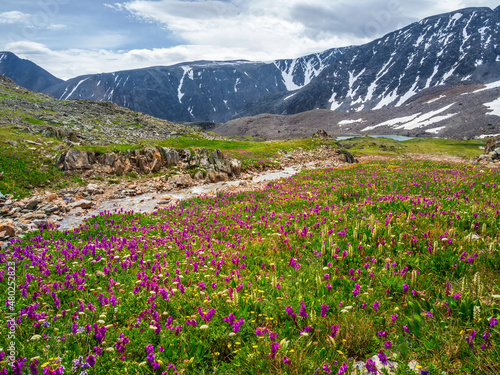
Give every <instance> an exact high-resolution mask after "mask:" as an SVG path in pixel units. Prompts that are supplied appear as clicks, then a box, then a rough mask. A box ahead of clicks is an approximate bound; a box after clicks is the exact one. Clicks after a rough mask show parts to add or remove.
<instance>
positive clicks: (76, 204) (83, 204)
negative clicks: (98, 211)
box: [70, 199, 94, 209]
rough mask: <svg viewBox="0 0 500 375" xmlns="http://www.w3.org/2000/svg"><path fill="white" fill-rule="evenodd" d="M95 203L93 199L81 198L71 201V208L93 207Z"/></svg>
mask: <svg viewBox="0 0 500 375" xmlns="http://www.w3.org/2000/svg"><path fill="white" fill-rule="evenodd" d="M93 205H94V203H92V202H91V201H88V200H85V199H81V200H78V201H76V202H73V203H71V204H70V207H71V209H75V208H82V209H87V208H91V207H92V206H93Z"/></svg>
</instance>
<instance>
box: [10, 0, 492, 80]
mask: <svg viewBox="0 0 500 375" xmlns="http://www.w3.org/2000/svg"><path fill="white" fill-rule="evenodd" d="M89 4H90V3H89ZM103 5H104V7H106V11H107V12H108V13H109V12H110V9H112V10H114V11H116V12H117V13H116V14H114V16H116V17H117V18H118V19H119V20H120V22H121V21H122V20H123V16H126V17H127V18H129V19H128V21H130V20H131V19H132V21H133V20H140V21H141V22H148V23H152V24H153V26H154V25H155V24H157V25H159V29H160V31H162V30H165V29H168V30H169V31H170V32H166V31H165V32H164V34H163V35H164V38H161V37H160V38H158V41H157V42H156V43H157V45H158V46H159V48H153V49H140V48H139V49H133V50H131V51H117V50H116V49H117V48H123V47H117V46H124V45H126V43H127V40H126V37H125V36H124V34H123V33H121V32H119V31H116V30H114V29H113V28H112V27H111V26H110V24H100V25H96V29H97V30H98V32H96V33H92V35H86V36H85V38H81V39H79V40H80V42H79V44H78V47H77V49H74V48H72V47H71V46H72V45H73V44H72V43H74V42H73V41H72V37H73V36H72V35H71V33H70V32H67V33H66V34H68V35H65V29H72V27H68V26H65V25H64V24H63V23H68V21H67V19H64V18H60V19H54V20H53V21H54V23H53V24H50V25H49V26H48V28H49V29H52V30H59V31H62V32H61V34H60V38H59V40H58V41H57V43H54V44H48V45H42V44H39V43H34V42H27V41H25V42H16V43H8V44H3V45H2V42H1V41H0V49H5V50H10V51H12V52H14V53H16V54H19V55H20V56H21V57H23V58H27V59H30V60H32V61H34V62H35V63H37V64H39V65H40V66H42V67H43V68H45V69H47V70H49V71H50V72H51V73H52V74H54V75H56V76H58V77H61V78H71V77H74V76H76V75H82V74H88V73H99V72H111V71H117V70H124V69H135V68H141V67H149V66H154V65H172V64H176V63H180V62H187V61H193V60H238V59H247V60H254V61H270V60H274V59H281V58H292V57H297V56H303V55H306V54H309V53H315V52H320V51H323V50H326V49H330V48H334V47H340V46H346V45H352V44H362V43H366V42H369V41H370V40H372V39H374V38H375V37H378V36H381V35H382V34H384V33H386V32H389V31H392V30H395V29H396V28H398V27H402V26H405V25H406V24H408V23H409V22H412V21H414V20H418V19H421V18H424V17H427V16H430V15H433V14H438V13H442V12H448V11H453V10H456V9H458V8H461V7H467V6H490V7H496V6H497V0H484V1H483V0H481V1H480V0H469V1H467V0H443V1H441V2H439V3H436V2H434V1H433V0H371V1H366V0H335V1H333V0H272V1H270V0H126V1H121V2H120V3H107V4H103ZM62 9H63V8H62ZM90 9H92V11H95V10H94V8H92V7H91V6H90V5H89V10H88V12H89V13H90V12H91V10H90ZM34 14H35V11H34ZM30 17H31V16H30V15H29V14H25V13H22V12H17V11H13V12H5V13H0V24H1V23H4V24H13V23H25V24H28V23H29V22H31V18H30ZM113 19H114V18H113ZM132 24H133V22H132V23H131V25H132ZM377 26H379V27H377ZM5 27H8V26H5ZM132 27H133V26H132ZM100 28H102V30H101V29H100ZM368 31H369V32H368ZM172 33H173V34H174V35H175V38H176V39H175V41H172V40H168V38H169V37H170V35H171V34H172ZM137 37H138V39H139V38H140V35H139V34H137ZM33 39H34V38H33ZM39 40H41V39H39ZM165 41H166V42H167V43H176V44H178V45H175V46H173V47H169V48H161V46H162V44H161V43H165ZM179 41H180V42H179ZM3 43H7V42H6V41H3ZM134 43H136V42H134ZM54 45H58V47H57V48H58V50H57V51H56V50H54V48H56V47H54ZM135 45H137V44H135ZM148 45H149V46H151V45H154V43H152V41H151V40H149V41H148ZM163 45H164V44H163ZM68 46H69V47H68ZM97 46H98V47H97ZM99 48H103V49H99Z"/></svg>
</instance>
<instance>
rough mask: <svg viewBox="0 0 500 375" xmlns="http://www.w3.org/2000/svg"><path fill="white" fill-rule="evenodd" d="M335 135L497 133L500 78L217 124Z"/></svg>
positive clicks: (229, 128)
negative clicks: (356, 108)
mask: <svg viewBox="0 0 500 375" xmlns="http://www.w3.org/2000/svg"><path fill="white" fill-rule="evenodd" d="M320 129H322V130H325V131H326V132H327V133H328V134H330V135H332V136H335V137H338V136H346V135H348V136H363V135H384V134H385V135H387V134H390V135H402V136H410V137H442V138H451V139H464V140H465V139H473V138H485V137H491V136H496V135H500V81H496V82H492V83H489V84H458V85H453V86H448V85H443V86H437V87H433V88H428V89H424V90H422V91H421V92H419V93H418V94H416V95H415V96H413V97H412V98H411V99H409V100H408V101H407V102H406V104H405V105H401V106H392V107H391V106H387V107H384V108H381V109H376V110H371V111H366V112H352V113H345V112H341V111H330V110H327V109H316V110H312V111H306V112H301V113H297V114H294V115H272V114H259V115H256V116H251V117H242V118H238V119H235V120H232V121H229V122H227V123H225V124H219V125H218V126H216V127H215V128H213V129H212V131H214V132H216V133H218V134H221V135H223V136H234V135H238V136H250V137H259V138H262V139H280V138H281V139H283V138H296V137H299V138H304V137H310V136H312V135H313V134H314V133H316V132H317V131H318V130H320Z"/></svg>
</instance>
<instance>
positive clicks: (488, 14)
mask: <svg viewBox="0 0 500 375" xmlns="http://www.w3.org/2000/svg"><path fill="white" fill-rule="evenodd" d="M498 79H500V7H498V8H496V9H495V10H491V9H490V8H467V9H462V10H459V11H456V12H451V13H447V14H442V15H438V16H433V17H429V18H426V19H424V20H422V21H420V22H417V23H414V24H411V25H409V26H407V27H405V28H403V29H401V30H398V31H395V32H392V33H390V34H387V35H386V36H384V37H382V38H380V39H378V40H375V41H373V42H371V43H368V44H365V45H362V46H359V47H356V48H351V49H349V50H348V51H346V53H345V54H343V55H342V56H341V57H339V58H338V59H337V60H336V61H335V63H334V64H331V65H329V66H328V67H327V68H325V69H323V71H322V72H321V73H320V74H319V75H318V77H317V78H316V79H315V80H314V81H313V82H311V84H309V85H307V86H305V87H304V88H302V89H300V90H297V91H296V92H294V93H293V96H292V95H281V96H280V97H275V98H274V99H273V100H269V99H268V98H266V99H265V100H262V101H260V102H257V103H253V104H252V105H249V106H248V107H247V108H246V109H245V111H244V112H242V113H240V114H239V115H240V116H245V115H256V114H259V113H277V114H294V113H300V112H304V111H308V110H312V109H317V108H324V109H331V110H335V111H339V112H344V113H349V112H363V111H368V110H373V109H380V108H384V107H397V106H401V105H403V104H404V103H405V102H407V100H408V99H410V98H412V97H413V96H414V95H415V94H417V93H418V92H420V91H421V90H424V89H427V88H430V87H436V86H441V85H456V84H459V83H461V82H473V83H485V82H491V81H495V80H498Z"/></svg>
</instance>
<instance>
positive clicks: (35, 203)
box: [24, 199, 40, 211]
mask: <svg viewBox="0 0 500 375" xmlns="http://www.w3.org/2000/svg"><path fill="white" fill-rule="evenodd" d="M39 204H40V201H39V200H38V199H33V200H31V201H29V202H28V203H27V204H26V206H25V207H24V208H25V209H27V210H30V211H33V210H36V208H37V207H38V205H39Z"/></svg>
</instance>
